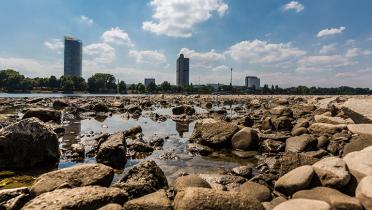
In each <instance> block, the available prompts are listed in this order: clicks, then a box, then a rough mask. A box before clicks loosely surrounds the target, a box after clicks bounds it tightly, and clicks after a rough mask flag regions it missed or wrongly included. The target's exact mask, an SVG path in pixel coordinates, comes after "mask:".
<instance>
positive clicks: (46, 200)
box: [22, 186, 128, 210]
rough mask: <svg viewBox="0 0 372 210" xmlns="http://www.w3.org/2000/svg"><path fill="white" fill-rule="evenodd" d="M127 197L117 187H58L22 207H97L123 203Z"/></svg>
mask: <svg viewBox="0 0 372 210" xmlns="http://www.w3.org/2000/svg"><path fill="white" fill-rule="evenodd" d="M127 199H128V197H127V195H126V194H125V192H124V191H122V190H120V189H118V188H106V187H99V186H86V187H77V188H73V189H59V190H55V191H52V192H47V193H43V194H41V195H39V196H37V197H36V198H34V199H32V200H31V201H30V202H28V203H27V204H26V205H25V206H24V207H23V208H22V209H23V210H29V209H46V210H48V209H50V210H57V209H61V210H62V209H86V210H90V209H98V208H100V207H102V206H105V205H106V204H109V203H118V204H121V205H122V204H124V203H125V202H126V201H127Z"/></svg>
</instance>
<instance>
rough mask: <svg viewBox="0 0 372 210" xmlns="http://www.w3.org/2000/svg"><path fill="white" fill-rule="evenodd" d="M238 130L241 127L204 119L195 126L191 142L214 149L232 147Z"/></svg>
mask: <svg viewBox="0 0 372 210" xmlns="http://www.w3.org/2000/svg"><path fill="white" fill-rule="evenodd" d="M238 130H239V127H238V126H237V125H235V124H232V123H227V122H225V121H218V120H214V119H203V120H201V121H197V123H196V124H195V128H194V131H193V134H192V136H191V138H190V141H191V142H192V143H200V144H202V145H206V146H210V147H212V148H226V147H231V138H232V137H233V135H234V134H235V133H236V132H238Z"/></svg>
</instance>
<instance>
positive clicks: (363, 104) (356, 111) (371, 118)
mask: <svg viewBox="0 0 372 210" xmlns="http://www.w3.org/2000/svg"><path fill="white" fill-rule="evenodd" d="M371 104H372V99H356V98H349V99H348V100H347V101H346V102H345V103H344V104H343V105H342V108H341V109H342V111H343V112H344V113H345V114H346V115H347V116H348V117H350V118H351V119H352V120H353V121H354V122H355V123H357V124H361V123H372V111H371Z"/></svg>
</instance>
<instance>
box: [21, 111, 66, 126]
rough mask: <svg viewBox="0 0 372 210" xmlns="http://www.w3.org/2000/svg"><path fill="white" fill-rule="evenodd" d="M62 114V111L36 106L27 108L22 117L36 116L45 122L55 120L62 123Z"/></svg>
mask: <svg viewBox="0 0 372 210" xmlns="http://www.w3.org/2000/svg"><path fill="white" fill-rule="evenodd" d="M61 116H62V114H61V111H57V110H53V109H45V108H34V109H29V110H27V111H26V113H25V114H24V115H23V117H22V119H27V118H31V117H36V118H38V119H39V120H41V121H43V122H49V121H53V122H55V123H61Z"/></svg>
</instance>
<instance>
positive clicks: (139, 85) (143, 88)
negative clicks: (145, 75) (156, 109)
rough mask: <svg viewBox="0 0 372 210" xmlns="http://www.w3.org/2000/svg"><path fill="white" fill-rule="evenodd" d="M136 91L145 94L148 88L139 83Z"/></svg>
mask: <svg viewBox="0 0 372 210" xmlns="http://www.w3.org/2000/svg"><path fill="white" fill-rule="evenodd" d="M136 89H137V91H138V92H139V93H143V92H145V90H146V87H145V86H144V85H143V84H142V83H138V84H137V88H136Z"/></svg>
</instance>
